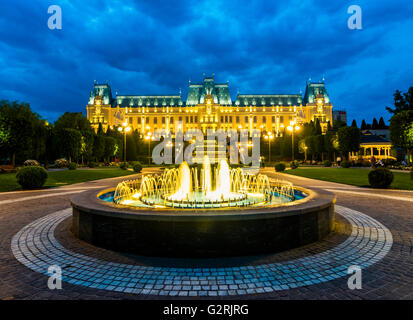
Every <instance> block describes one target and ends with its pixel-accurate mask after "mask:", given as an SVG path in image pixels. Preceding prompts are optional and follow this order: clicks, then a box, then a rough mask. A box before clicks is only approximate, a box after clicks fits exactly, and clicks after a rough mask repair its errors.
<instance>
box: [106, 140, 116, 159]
mask: <svg viewBox="0 0 413 320" xmlns="http://www.w3.org/2000/svg"><path fill="white" fill-rule="evenodd" d="M115 152H116V139H115V138H112V137H106V136H105V152H104V155H103V156H104V158H105V160H106V161H107V162H110V159H111V158H112V157H113V156H114V155H115Z"/></svg>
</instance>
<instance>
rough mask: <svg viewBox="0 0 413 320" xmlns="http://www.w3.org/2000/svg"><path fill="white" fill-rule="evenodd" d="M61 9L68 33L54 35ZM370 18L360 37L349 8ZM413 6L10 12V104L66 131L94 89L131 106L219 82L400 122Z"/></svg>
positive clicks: (3, 77)
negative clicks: (321, 97) (68, 116)
mask: <svg viewBox="0 0 413 320" xmlns="http://www.w3.org/2000/svg"><path fill="white" fill-rule="evenodd" d="M53 4H56V5H59V6H60V7H61V8H62V13H63V29H62V30H50V29H49V28H48V27H47V20H48V18H49V16H50V15H49V14H48V13H47V8H48V7H49V6H50V5H53ZM352 4H357V5H359V6H360V7H361V8H362V14H363V29H362V30H350V29H349V28H348V27H347V19H348V18H349V17H350V15H349V14H348V13H347V8H348V7H349V6H350V5H352ZM412 31H413V1H411V0H393V1H387V0H386V1H381V0H370V1H358V0H357V1H354V2H348V1H331V0H308V1H304V0H294V1H275V0H271V1H250V0H249V1H229V0H223V1H215V0H209V1H199V0H198V1H169V0H168V1H167V0H164V1H159V0H156V1H154V0H151V1H132V0H122V1H106V0H88V1H80V0H71V1H58V0H55V1H40V0H32V1H27V0H14V1H4V0H3V1H1V3H0V100H1V99H7V100H19V101H26V102H29V103H30V104H31V106H32V108H33V109H34V110H35V111H36V112H38V113H39V114H40V115H41V116H42V117H43V118H45V119H47V120H49V121H54V120H56V119H57V117H59V115H61V114H62V113H63V112H65V111H71V112H79V111H81V112H84V113H85V112H86V104H87V102H88V97H89V92H90V90H91V89H92V87H93V81H94V80H97V81H98V82H102V83H104V82H106V81H107V80H109V82H110V84H111V86H112V92H113V94H115V92H118V93H119V94H177V93H179V89H180V88H182V94H183V96H184V97H185V98H186V92H187V86H188V80H189V79H191V80H192V82H200V81H202V76H203V73H205V74H206V75H211V74H212V73H215V80H216V82H226V81H227V80H228V81H229V82H230V89H231V95H232V98H233V99H234V98H235V96H236V94H237V90H239V91H240V93H244V94H248V93H256V94H260V93H274V94H275V93H299V92H300V90H302V91H303V92H304V90H305V84H306V81H307V80H308V79H309V78H311V79H312V80H313V81H319V80H321V79H322V77H323V76H324V77H325V82H326V85H327V90H328V92H329V95H330V98H331V100H332V102H333V104H334V108H335V109H336V110H337V109H345V110H347V113H348V119H349V122H351V120H352V119H354V118H355V119H356V120H357V122H358V124H359V125H360V122H361V120H362V119H363V118H365V119H366V120H367V122H371V119H372V118H373V117H380V116H384V118H385V120H388V119H389V114H388V113H387V112H386V111H385V106H391V105H392V102H393V100H392V99H393V97H392V95H393V93H394V90H396V89H399V90H401V91H407V89H408V87H409V86H412V85H413V63H412V53H413V41H412V34H413V32H412Z"/></svg>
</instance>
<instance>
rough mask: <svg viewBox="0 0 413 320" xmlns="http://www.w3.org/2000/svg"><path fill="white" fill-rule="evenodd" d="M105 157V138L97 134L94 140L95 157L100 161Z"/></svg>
mask: <svg viewBox="0 0 413 320" xmlns="http://www.w3.org/2000/svg"><path fill="white" fill-rule="evenodd" d="M104 155H105V136H104V135H101V134H97V135H96V136H95V138H94V140H93V156H94V157H95V159H96V161H100V160H101V159H102V158H103V156H104Z"/></svg>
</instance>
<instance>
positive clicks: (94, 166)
mask: <svg viewBox="0 0 413 320" xmlns="http://www.w3.org/2000/svg"><path fill="white" fill-rule="evenodd" d="M87 166H88V167H89V168H96V167H97V163H96V162H93V161H91V162H89V163H88V165H87Z"/></svg>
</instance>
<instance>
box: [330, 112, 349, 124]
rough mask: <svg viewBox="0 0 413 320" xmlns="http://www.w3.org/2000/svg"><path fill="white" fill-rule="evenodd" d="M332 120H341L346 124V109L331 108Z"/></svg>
mask: <svg viewBox="0 0 413 320" xmlns="http://www.w3.org/2000/svg"><path fill="white" fill-rule="evenodd" d="M333 121H341V122H344V123H345V124H347V111H345V110H333Z"/></svg>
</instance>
